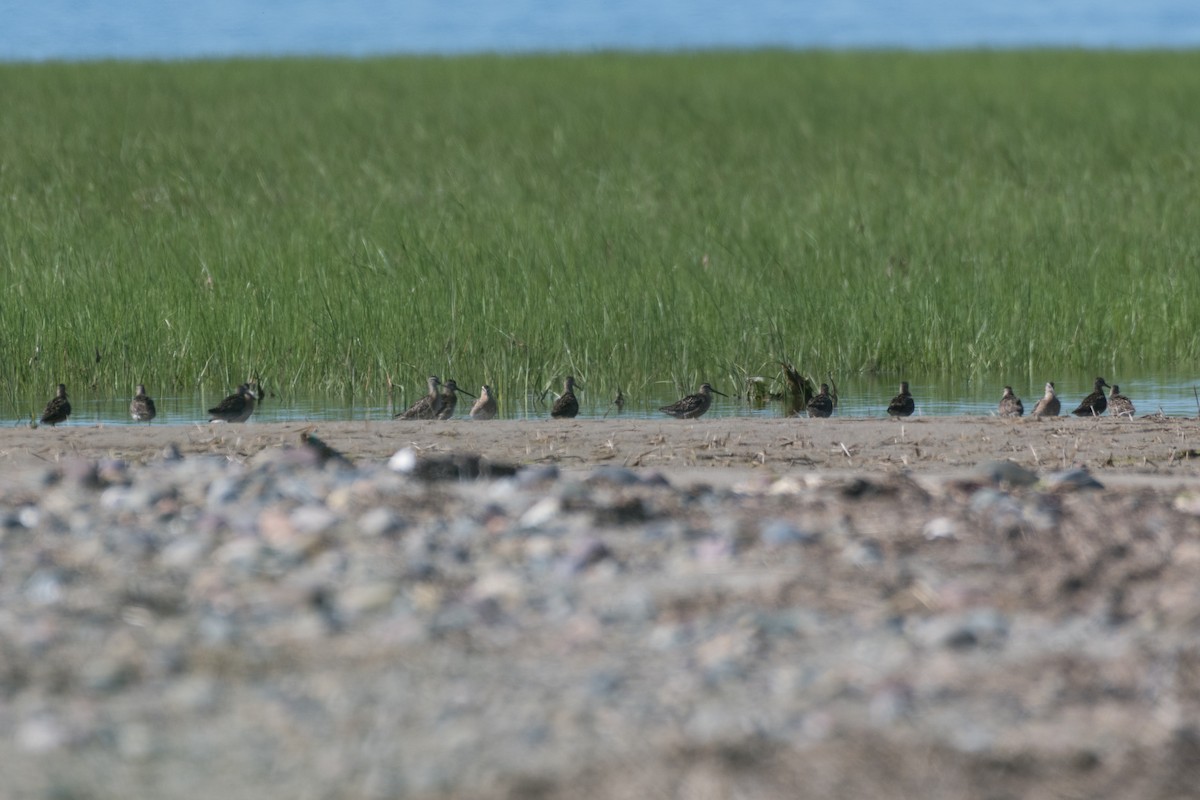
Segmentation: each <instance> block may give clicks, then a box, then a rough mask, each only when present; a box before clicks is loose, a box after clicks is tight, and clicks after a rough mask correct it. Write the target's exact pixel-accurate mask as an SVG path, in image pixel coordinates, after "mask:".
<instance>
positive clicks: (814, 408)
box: [808, 383, 833, 417]
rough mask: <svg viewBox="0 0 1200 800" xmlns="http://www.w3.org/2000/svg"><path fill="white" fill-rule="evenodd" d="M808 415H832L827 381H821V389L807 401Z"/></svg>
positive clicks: (831, 402)
mask: <svg viewBox="0 0 1200 800" xmlns="http://www.w3.org/2000/svg"><path fill="white" fill-rule="evenodd" d="M808 415H809V416H810V417H829V416H833V397H832V396H831V395H830V394H829V384H828V383H822V384H821V391H819V392H817V394H816V396H815V397H813V399H812V400H809V401H808Z"/></svg>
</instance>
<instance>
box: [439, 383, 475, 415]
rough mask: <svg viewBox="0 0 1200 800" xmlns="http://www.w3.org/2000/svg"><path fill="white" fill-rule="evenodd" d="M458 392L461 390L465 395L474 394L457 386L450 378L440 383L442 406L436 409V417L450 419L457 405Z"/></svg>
mask: <svg viewBox="0 0 1200 800" xmlns="http://www.w3.org/2000/svg"><path fill="white" fill-rule="evenodd" d="M459 392H462V393H463V394H465V395H466V396H467V397H474V396H475V395H473V394H471V393H470V392H468V391H466V390H465V389H460V388H458V384H457V383H455V382H454V380H453V379H452V378H447V379H446V382H445V383H443V384H442V407H441V408H440V409H438V413H437V418H438V419H450V418H451V417H453V416H454V409H455V407H456V406H458V393H459Z"/></svg>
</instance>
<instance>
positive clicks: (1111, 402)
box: [1108, 383, 1133, 419]
mask: <svg viewBox="0 0 1200 800" xmlns="http://www.w3.org/2000/svg"><path fill="white" fill-rule="evenodd" d="M1108 415H1109V416H1110V417H1129V418H1130V419H1133V401H1132V400H1130V399H1129V398H1128V397H1126V396H1125V395H1123V394H1121V387H1120V386H1117V385H1116V384H1115V383H1114V384H1113V385H1112V391H1111V392H1109V393H1108Z"/></svg>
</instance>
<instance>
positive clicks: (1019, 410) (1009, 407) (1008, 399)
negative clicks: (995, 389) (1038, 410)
mask: <svg viewBox="0 0 1200 800" xmlns="http://www.w3.org/2000/svg"><path fill="white" fill-rule="evenodd" d="M1024 413H1025V404H1024V403H1022V402H1021V398H1019V397H1017V396H1016V395H1015V394H1013V390H1012V387H1011V386H1005V387H1004V396H1003V397H1001V398H1000V416H1002V417H1019V416H1021V415H1023V414H1024Z"/></svg>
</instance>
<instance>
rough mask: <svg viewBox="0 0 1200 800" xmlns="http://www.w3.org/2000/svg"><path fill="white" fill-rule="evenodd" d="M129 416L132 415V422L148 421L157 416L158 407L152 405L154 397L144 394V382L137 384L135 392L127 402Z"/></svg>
mask: <svg viewBox="0 0 1200 800" xmlns="http://www.w3.org/2000/svg"><path fill="white" fill-rule="evenodd" d="M129 416H131V417H133V420H134V422H149V421H150V420H152V419H154V418H155V417H156V416H158V409H156V408H155V407H154V398H153V397H151V396H149V395H148V394H146V384H144V383H139V384H138V385H137V393H136V394H134V396H133V400H132V401H131V402H130V403H129Z"/></svg>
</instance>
